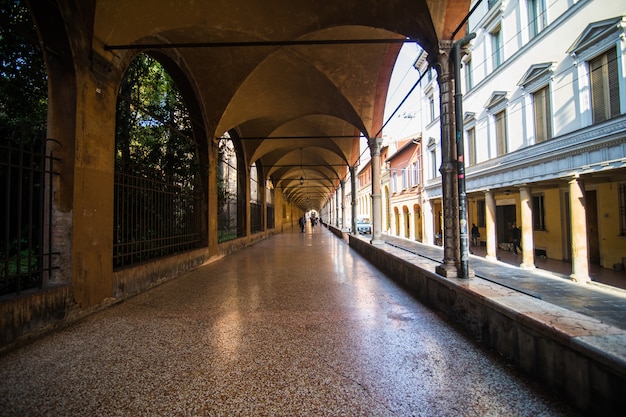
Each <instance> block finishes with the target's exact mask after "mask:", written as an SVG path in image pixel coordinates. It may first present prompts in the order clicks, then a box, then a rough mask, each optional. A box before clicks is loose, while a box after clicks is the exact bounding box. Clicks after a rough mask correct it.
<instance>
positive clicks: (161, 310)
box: [0, 226, 576, 416]
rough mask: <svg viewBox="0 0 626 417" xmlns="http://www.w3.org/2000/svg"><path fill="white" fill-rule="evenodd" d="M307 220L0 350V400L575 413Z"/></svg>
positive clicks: (97, 411)
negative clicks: (9, 349) (303, 226)
mask: <svg viewBox="0 0 626 417" xmlns="http://www.w3.org/2000/svg"><path fill="white" fill-rule="evenodd" d="M308 227H309V229H307V231H306V233H299V231H298V230H296V229H294V230H293V231H288V232H286V233H283V234H280V235H276V236H274V237H272V238H270V239H267V240H265V241H262V242H260V243H258V244H256V245H254V246H252V247H249V248H246V249H244V250H241V251H239V252H237V253H235V254H233V255H231V256H228V257H225V258H223V259H221V260H219V261H216V262H214V263H212V264H209V265H206V266H203V267H201V268H198V269H196V270H195V271H193V272H191V273H189V274H186V275H184V276H182V277H180V278H178V279H176V280H172V281H170V282H167V283H164V284H162V285H160V286H158V287H156V288H154V289H152V290H150V291H147V292H145V293H143V294H140V295H138V296H136V297H134V298H131V299H129V300H127V301H125V302H123V303H120V304H118V305H115V306H113V307H111V308H109V309H107V310H104V311H101V312H99V313H96V314H93V315H91V316H89V317H88V318H86V319H84V320H83V321H81V322H79V323H77V324H75V325H73V326H71V327H68V328H66V329H64V330H62V331H58V332H56V333H53V334H50V335H48V336H46V337H44V338H42V339H40V340H37V341H35V342H33V343H31V344H30V345H27V346H24V347H22V348H20V349H18V350H16V351H13V352H9V353H7V354H5V355H4V356H3V357H0V381H2V382H0V410H1V412H0V414H2V415H3V416H42V415H50V416H113V415H118V416H205V415H206V416H208V415H211V416H303V415H307V416H342V415H343V416H488V415H489V416H504V415H506V416H535V415H542V416H566V415H568V416H571V415H576V413H575V412H573V411H572V410H571V409H569V408H568V406H566V405H564V404H562V403H560V402H559V401H558V400H555V399H554V398H553V397H551V396H550V395H549V394H547V393H546V392H544V390H542V388H541V387H540V386H537V385H536V384H534V383H532V382H529V381H528V380H525V379H524V378H523V377H521V376H520V375H519V374H517V373H516V372H515V371H514V370H512V368H511V367H510V366H508V365H506V364H505V363H503V362H502V361H501V360H500V359H499V358H498V357H495V356H493V355H491V354H490V353H489V352H486V351H485V350H483V349H481V348H480V347H478V346H477V345H476V344H475V343H473V342H472V341H471V340H469V339H468V338H466V337H464V336H463V335H462V334H461V333H459V332H457V330H455V328H453V327H452V326H450V325H449V324H447V323H446V322H445V321H443V320H442V319H441V318H440V317H439V316H438V315H437V314H435V313H433V312H432V311H430V310H429V309H427V308H425V307H423V306H422V305H420V304H419V303H417V302H416V301H414V299H413V298H411V297H410V296H408V295H407V294H406V293H405V292H404V291H403V290H401V289H400V288H399V287H397V286H396V285H395V284H394V283H392V282H391V281H390V280H388V279H387V278H386V277H385V276H383V275H382V274H381V273H380V272H378V271H377V270H376V269H375V268H373V267H372V266H371V265H370V264H368V263H367V262H366V261H365V260H364V259H363V258H361V257H360V256H359V255H358V254H356V253H355V252H354V251H353V250H351V249H350V248H349V246H348V245H347V244H346V243H345V242H344V241H343V240H341V239H339V238H337V237H335V236H334V235H333V234H332V233H330V232H329V231H328V229H326V228H323V227H319V226H318V227H316V228H315V230H311V229H310V226H308Z"/></svg>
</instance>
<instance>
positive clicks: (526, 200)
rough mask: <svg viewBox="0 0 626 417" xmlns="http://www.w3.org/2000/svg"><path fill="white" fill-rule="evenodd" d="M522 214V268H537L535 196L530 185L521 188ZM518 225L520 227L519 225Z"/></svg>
mask: <svg viewBox="0 0 626 417" xmlns="http://www.w3.org/2000/svg"><path fill="white" fill-rule="evenodd" d="M519 194H520V202H521V216H522V219H521V220H522V224H521V227H522V241H521V245H522V263H521V264H520V268H523V269H535V243H534V242H533V197H532V194H531V190H530V187H521V188H520V189H519ZM518 227H520V226H519V225H518Z"/></svg>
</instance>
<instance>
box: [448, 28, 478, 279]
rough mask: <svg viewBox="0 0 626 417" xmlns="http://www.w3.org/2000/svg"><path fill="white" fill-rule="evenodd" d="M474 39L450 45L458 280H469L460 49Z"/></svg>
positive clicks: (466, 39)
mask: <svg viewBox="0 0 626 417" xmlns="http://www.w3.org/2000/svg"><path fill="white" fill-rule="evenodd" d="M475 37H476V34H475V33H470V34H468V35H466V36H465V37H463V38H462V39H460V40H458V41H456V42H455V43H454V45H452V58H453V59H454V118H455V122H454V125H455V128H456V156H457V174H458V187H459V232H460V236H459V237H460V246H461V247H460V252H461V271H460V276H459V278H469V266H468V259H469V234H468V226H467V193H466V189H465V149H464V145H463V94H462V93H461V71H460V67H461V49H462V48H464V47H465V46H466V45H467V44H468V43H469V41H471V40H472V39H474V38H475Z"/></svg>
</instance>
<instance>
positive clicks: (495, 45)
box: [491, 26, 504, 69]
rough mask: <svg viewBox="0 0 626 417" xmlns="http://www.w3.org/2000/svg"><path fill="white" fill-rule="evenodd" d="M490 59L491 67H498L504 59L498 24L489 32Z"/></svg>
mask: <svg viewBox="0 0 626 417" xmlns="http://www.w3.org/2000/svg"><path fill="white" fill-rule="evenodd" d="M491 60H492V61H491V63H492V64H493V69H496V68H498V67H499V66H500V65H502V61H504V53H503V50H502V30H500V26H498V27H496V28H495V29H494V30H493V31H492V32H491Z"/></svg>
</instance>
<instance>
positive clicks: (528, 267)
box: [519, 262, 536, 271]
mask: <svg viewBox="0 0 626 417" xmlns="http://www.w3.org/2000/svg"><path fill="white" fill-rule="evenodd" d="M519 267H520V268H521V269H525V270H527V271H529V270H531V269H535V268H536V267H535V265H534V264H527V263H523V262H522V263H521V264H520V265H519Z"/></svg>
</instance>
